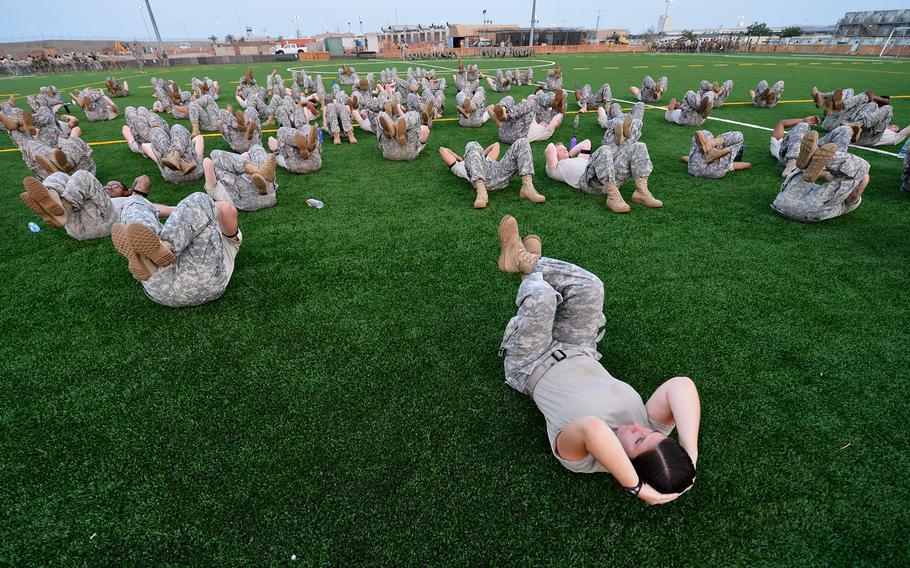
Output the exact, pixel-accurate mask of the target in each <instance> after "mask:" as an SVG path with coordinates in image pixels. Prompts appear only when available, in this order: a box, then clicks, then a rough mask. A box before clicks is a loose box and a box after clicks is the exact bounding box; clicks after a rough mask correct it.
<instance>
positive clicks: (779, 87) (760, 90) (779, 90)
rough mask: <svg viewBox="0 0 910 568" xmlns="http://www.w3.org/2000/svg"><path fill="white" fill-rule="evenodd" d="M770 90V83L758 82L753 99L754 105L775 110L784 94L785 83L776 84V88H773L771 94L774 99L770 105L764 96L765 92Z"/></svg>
mask: <svg viewBox="0 0 910 568" xmlns="http://www.w3.org/2000/svg"><path fill="white" fill-rule="evenodd" d="M767 89H768V82H767V81H765V80H761V81H759V82H758V86H757V87H755V97H753V98H752V103H753V104H754V105H755V106H757V107H762V108H774V107H776V106H777V103H778V101H780V97H781V95H783V94H784V82H783V81H778V82H777V83H774V86H773V87H771V93H772V94H773V96H774V99H773V100H772V101H771V102H770V103H769V102H767V101H766V100H765V99H764V97H763V96H762V95H763V94H764V92H765V91H766V90H767Z"/></svg>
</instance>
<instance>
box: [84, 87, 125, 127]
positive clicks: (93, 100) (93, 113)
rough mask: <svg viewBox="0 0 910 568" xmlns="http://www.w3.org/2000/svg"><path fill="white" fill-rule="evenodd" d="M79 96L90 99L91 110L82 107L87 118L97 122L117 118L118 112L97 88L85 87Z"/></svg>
mask: <svg viewBox="0 0 910 568" xmlns="http://www.w3.org/2000/svg"><path fill="white" fill-rule="evenodd" d="M79 96H80V97H81V98H85V99H86V100H87V101H88V106H90V107H91V110H89V109H87V108H84V109H82V110H83V111H84V112H85V118H86V119H88V120H89V121H92V122H97V121H101V120H114V119H115V118H117V113H116V112H114V111H113V110H112V109H111V107H110V106H109V105H108V103H107V101H106V100H105V96H104V93H103V92H102V91H99V90H97V89H83V90H82V92H81V93H79Z"/></svg>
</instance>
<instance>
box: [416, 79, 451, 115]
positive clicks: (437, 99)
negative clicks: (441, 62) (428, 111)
mask: <svg viewBox="0 0 910 568" xmlns="http://www.w3.org/2000/svg"><path fill="white" fill-rule="evenodd" d="M422 84H423V98H424V101H430V100H432V101H433V108H434V109H435V110H436V112H437V113H438V114H439V115H442V114H443V112H445V107H446V93H445V88H446V80H445V79H426V78H424V79H423V82H422Z"/></svg>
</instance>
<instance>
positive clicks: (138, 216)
mask: <svg viewBox="0 0 910 568" xmlns="http://www.w3.org/2000/svg"><path fill="white" fill-rule="evenodd" d="M120 222H121V223H126V224H128V223H132V222H139V223H142V224H143V225H146V226H147V227H149V228H150V229H152V230H153V231H155V233H157V234H158V237H159V238H160V239H161V240H162V241H164V242H165V243H168V244H169V245H170V247H171V249H172V250H173V251H174V255H176V257H177V261H176V262H174V263H173V264H171V265H169V266H163V267H159V268H158V269H157V270H155V272H154V273H153V274H152V277H151V278H149V279H148V280H146V281H145V282H143V283H142V287H143V288H145V293H146V295H148V297H149V298H150V299H151V300H152V301H153V302H156V303H159V304H162V305H164V306H169V307H172V308H179V307H184V306H198V305H200V304H205V303H207V302H211V301H213V300H216V299H218V298H219V297H220V296H221V295H222V294H223V293H224V291H225V290H226V289H227V285H228V282H229V281H230V279H231V273H230V272H228V269H227V267H226V266H225V258H224V242H223V241H222V236H221V226H220V224H219V223H218V216H217V214H216V213H215V202H214V201H213V200H212V198H211V197H209V196H208V195H206V194H205V193H201V192H197V193H192V194H190V195H189V196H187V197H186V198H185V199H183V200H182V201H181V202H180V203H179V204H178V205H177V207H176V208H175V209H174V212H173V213H171V215H170V217H168V219H167V222H166V223H164V224H163V225H162V224H161V221H159V220H158V212H157V211H156V210H155V207H154V205H152V204H151V202H149V201H148V200H147V199H145V198H144V197H142V196H141V195H138V194H135V193H134V194H133V195H132V196H130V197H129V198H127V202H126V203H125V204H124V205H123V209H122V210H121V211H120ZM238 237H239V233H238Z"/></svg>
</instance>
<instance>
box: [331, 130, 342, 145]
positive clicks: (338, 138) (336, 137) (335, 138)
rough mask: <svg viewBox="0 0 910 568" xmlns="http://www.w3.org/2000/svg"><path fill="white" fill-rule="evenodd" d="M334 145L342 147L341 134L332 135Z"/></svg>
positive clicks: (334, 133)
mask: <svg viewBox="0 0 910 568" xmlns="http://www.w3.org/2000/svg"><path fill="white" fill-rule="evenodd" d="M332 143H333V144H335V145H336V146H339V145H341V132H333V133H332Z"/></svg>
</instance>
